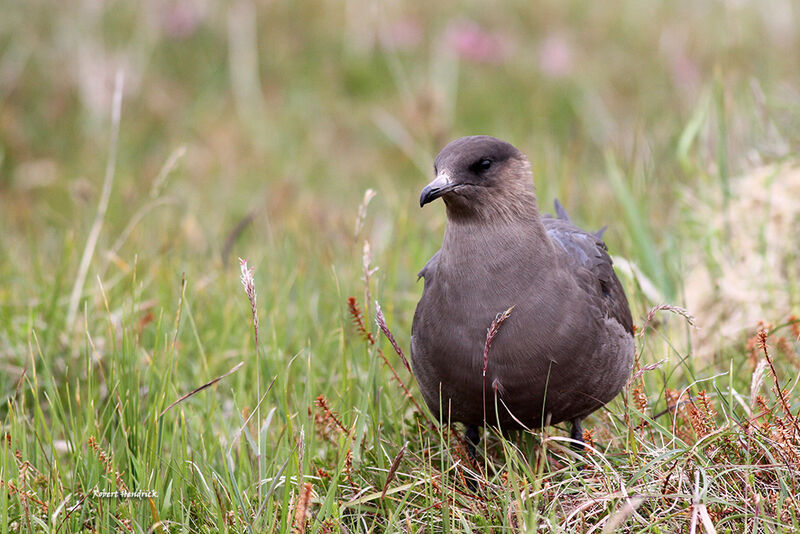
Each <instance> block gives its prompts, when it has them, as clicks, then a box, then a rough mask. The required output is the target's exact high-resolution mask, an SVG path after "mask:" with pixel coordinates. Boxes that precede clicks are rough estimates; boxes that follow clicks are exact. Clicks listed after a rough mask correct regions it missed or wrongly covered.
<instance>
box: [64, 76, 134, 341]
mask: <svg viewBox="0 0 800 534" xmlns="http://www.w3.org/2000/svg"><path fill="white" fill-rule="evenodd" d="M124 86H125V75H124V74H123V72H122V71H121V70H119V71H117V77H116V79H115V82H114V99H113V105H112V109H111V137H110V141H109V153H108V163H107V165H106V175H105V179H104V180H103V190H102V192H101V193H100V202H99V203H98V204H97V214H96V215H95V217H94V222H93V223H92V229H91V230H90V231H89V237H88V238H87V239H86V247H84V249H83V256H82V257H81V264H80V266H79V267H78V276H77V277H76V278H75V285H73V286H72V294H70V297H69V308H68V309H67V320H66V331H67V332H69V331H71V330H72V325H73V323H74V322H75V314H77V313H78V304H79V303H80V300H81V293H83V286H84V284H85V283H86V275H87V274H88V273H89V264H90V263H91V261H92V256H93V255H94V249H95V247H96V246H97V240H98V238H99V237H100V230H101V229H102V228H103V221H104V220H105V217H106V211H108V201H109V200H110V199H111V186H112V185H113V183H114V170H115V169H116V167H117V143H118V141H119V123H120V117H121V115H122V91H123V87H124Z"/></svg>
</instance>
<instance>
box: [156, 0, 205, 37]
mask: <svg viewBox="0 0 800 534" xmlns="http://www.w3.org/2000/svg"><path fill="white" fill-rule="evenodd" d="M205 18H206V13H205V9H203V6H202V4H198V3H197V2H194V1H186V0H178V1H176V2H170V3H169V4H167V5H165V6H162V8H161V13H160V20H159V22H160V24H161V31H162V32H164V34H165V35H167V36H168V37H171V38H172V39H186V38H187V37H191V35H192V34H193V33H194V32H195V31H196V30H197V28H198V27H199V26H200V23H202V22H203V20H204V19H205Z"/></svg>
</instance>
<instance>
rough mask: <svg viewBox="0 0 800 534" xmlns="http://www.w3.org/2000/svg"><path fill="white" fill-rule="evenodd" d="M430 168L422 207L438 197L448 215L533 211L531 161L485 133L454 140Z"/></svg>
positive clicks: (468, 216)
mask: <svg viewBox="0 0 800 534" xmlns="http://www.w3.org/2000/svg"><path fill="white" fill-rule="evenodd" d="M433 170H434V173H435V174H436V178H435V179H434V180H433V181H432V182H431V183H429V184H428V185H427V186H425V188H424V189H423V190H422V194H421V195H420V198H419V205H420V207H422V206H424V205H425V204H427V203H429V202H432V201H433V200H435V199H437V198H439V197H442V199H443V200H444V202H445V204H446V205H447V213H448V217H449V218H450V219H474V218H478V219H485V218H487V217H488V218H491V217H493V216H501V217H504V216H513V215H514V214H527V215H531V216H533V214H534V213H535V212H536V195H535V192H534V189H533V181H532V179H531V171H530V164H529V163H528V159H527V158H526V157H525V155H524V154H522V152H520V151H519V150H517V149H516V148H515V147H514V146H513V145H511V144H510V143H507V142H505V141H502V140H500V139H496V138H494V137H489V136H486V135H476V136H471V137H462V138H460V139H456V140H455V141H452V142H451V143H450V144H448V145H447V146H446V147H444V149H442V151H441V152H440V153H439V155H438V156H436V160H435V162H434V165H433Z"/></svg>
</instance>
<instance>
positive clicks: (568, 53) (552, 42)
mask: <svg viewBox="0 0 800 534" xmlns="http://www.w3.org/2000/svg"><path fill="white" fill-rule="evenodd" d="M574 64H575V61H574V57H573V52H572V45H571V44H570V42H569V41H568V40H567V39H566V38H565V37H564V36H563V35H560V34H550V35H548V36H547V37H545V39H544V41H542V43H541V44H540V45H539V69H540V70H541V71H542V74H544V75H545V76H547V77H548V78H564V77H566V76H569V75H570V74H571V73H572V69H573V66H574Z"/></svg>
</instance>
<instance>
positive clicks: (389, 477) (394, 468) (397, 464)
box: [381, 441, 408, 500]
mask: <svg viewBox="0 0 800 534" xmlns="http://www.w3.org/2000/svg"><path fill="white" fill-rule="evenodd" d="M406 447H408V442H407V441H406V442H405V444H404V445H403V446H402V447H401V448H400V452H398V453H397V456H395V457H394V460H393V461H392V466H391V467H390V468H389V472H388V473H387V474H386V483H385V484H384V485H383V491H382V492H381V500H383V499H384V498H386V490H388V489H389V484H391V482H392V480H394V475H395V473H397V468H398V467H400V460H402V459H403V455H405V453H406Z"/></svg>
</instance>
